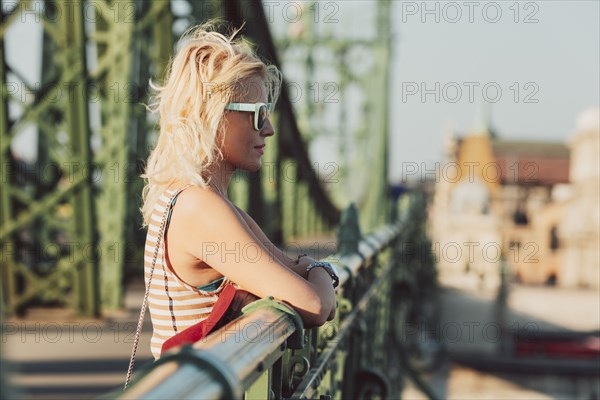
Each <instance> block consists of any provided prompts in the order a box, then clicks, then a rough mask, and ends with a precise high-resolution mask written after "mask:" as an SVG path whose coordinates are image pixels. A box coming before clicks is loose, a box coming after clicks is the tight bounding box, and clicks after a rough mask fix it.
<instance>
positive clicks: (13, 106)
mask: <svg viewBox="0 0 600 400" xmlns="http://www.w3.org/2000/svg"><path fill="white" fill-rule="evenodd" d="M350 3H352V2H350ZM278 4H279V3H278ZM295 4H300V5H302V6H303V7H304V8H302V9H303V10H305V11H306V12H305V13H304V16H303V17H302V18H303V19H302V20H298V21H295V23H294V26H301V27H302V29H301V31H300V32H296V33H294V34H290V33H289V31H290V29H292V28H293V27H291V25H290V26H285V24H283V25H284V26H283V32H284V33H283V34H279V35H276V34H273V35H272V34H271V33H270V30H269V29H267V28H268V27H270V28H271V29H272V30H274V28H276V27H274V26H271V21H270V15H269V14H268V13H266V12H265V7H264V6H263V4H261V2H260V1H258V0H238V1H223V2H219V1H178V2H177V5H174V4H173V3H172V2H170V1H142V0H120V1H109V0H93V1H91V0H89V1H88V0H81V1H56V0H45V1H19V2H15V1H11V2H8V1H2V2H0V5H1V11H2V13H1V15H0V18H1V20H0V38H1V39H2V40H0V81H1V94H2V107H1V108H0V168H1V171H0V184H1V191H0V256H1V257H0V261H1V264H2V268H1V269H2V271H1V274H2V285H1V288H2V300H3V302H4V307H5V311H6V313H7V314H9V315H10V314H15V313H19V312H22V311H24V310H26V309H27V307H29V306H31V305H32V304H57V305H63V306H70V307H72V308H73V309H74V310H75V311H76V312H78V313H79V314H82V315H89V316H99V315H101V314H102V312H103V311H106V310H111V309H118V308H120V307H122V305H123V288H124V284H123V283H124V282H125V281H126V280H127V279H128V278H129V277H132V276H135V277H139V276H141V271H142V268H141V266H142V248H143V241H144V232H143V231H142V230H141V229H140V226H141V215H140V212H139V207H140V205H141V189H142V185H143V182H142V181H141V179H140V178H139V175H140V173H141V172H142V167H143V162H144V160H145V159H146V157H147V155H148V149H149V147H151V146H152V143H153V142H154V140H155V138H156V129H155V128H156V127H155V125H156V121H155V120H154V119H153V117H152V116H149V115H148V113H147V111H146V109H145V107H144V105H143V104H144V103H145V102H146V101H147V96H148V88H147V82H148V80H149V79H150V78H151V77H152V78H154V79H160V78H161V77H162V73H163V71H164V70H165V67H166V64H167V62H168V60H169V57H171V55H172V54H173V51H174V43H175V42H176V40H177V38H178V35H179V34H180V33H181V32H183V30H184V29H185V28H187V27H188V26H189V25H191V24H195V23H200V22H203V21H205V20H207V19H210V18H215V17H221V18H223V19H224V20H225V21H228V22H230V23H231V25H232V26H241V25H242V23H243V22H245V27H244V29H243V31H242V33H243V34H244V35H245V36H246V37H247V38H248V39H250V40H251V41H252V42H253V43H254V44H255V45H256V48H257V52H258V53H259V55H260V56H261V57H262V58H264V59H265V60H267V61H269V62H271V63H274V64H276V65H278V66H280V67H281V68H282V69H283V71H284V75H285V76H288V79H290V77H291V76H292V75H293V74H291V73H290V74H287V75H286V68H287V66H288V65H294V66H295V68H296V70H300V71H301V73H300V76H302V78H297V81H295V82H292V83H290V82H291V81H288V82H287V84H285V85H284V87H283V92H282V95H281V97H280V102H279V103H278V105H277V109H276V112H275V115H274V121H275V122H276V130H277V132H278V134H277V135H276V136H275V139H276V140H272V141H271V142H272V143H271V144H270V145H272V146H273V148H272V149H269V150H270V151H268V152H267V154H268V156H267V159H265V164H266V165H267V166H268V168H263V169H262V170H261V171H260V172H258V173H255V174H245V173H240V174H238V175H236V177H235V179H234V181H233V185H232V187H231V188H230V190H231V193H230V195H231V197H232V199H233V200H234V201H235V202H236V203H238V204H240V205H241V206H242V207H244V208H245V209H246V210H248V211H249V213H250V214H251V215H252V216H253V217H254V218H255V219H256V220H257V222H258V223H259V225H261V226H263V227H265V230H266V232H267V234H268V235H269V236H270V237H271V238H272V239H273V241H274V242H275V243H279V244H284V243H286V242H288V241H290V240H293V239H294V238H298V237H307V236H311V235H312V236H314V235H319V234H331V233H332V231H333V230H334V229H335V227H336V226H337V224H338V222H339V220H340V209H341V208H343V207H345V205H346V204H347V203H348V202H350V201H354V202H356V203H357V204H358V207H359V209H360V215H361V226H363V228H364V229H369V228H372V227H374V226H376V225H378V224H380V223H381V222H383V221H384V220H386V218H387V217H388V216H389V215H388V214H389V209H388V207H389V204H388V200H387V189H386V180H387V151H386V149H387V123H386V121H387V103H388V101H387V82H388V76H387V75H388V64H389V59H390V45H389V43H390V22H389V16H390V2H388V1H381V2H372V3H370V4H371V5H370V7H372V8H373V10H374V11H373V12H372V15H373V21H372V22H373V26H375V27H377V28H376V29H375V30H374V31H373V32H372V34H371V35H370V36H365V37H358V38H357V37H352V35H346V34H343V33H339V28H340V27H341V26H342V25H343V21H342V20H340V19H339V18H337V17H336V14H335V13H333V12H334V11H335V7H338V8H339V7H340V4H342V3H334V2H331V3H327V4H331V5H333V7H334V9H324V8H319V7H322V6H323V4H324V3H313V2H306V3H303V2H302V3H295ZM311 7H312V8H311ZM309 10H312V12H310V13H309V12H308V11H309ZM317 12H319V13H320V14H317ZM317 15H319V17H318V18H319V19H317V17H316V16H317ZM340 15H341V14H340ZM327 17H329V18H330V22H335V21H336V20H338V23H337V24H333V25H330V26H326V25H324V24H320V25H319V24H317V23H315V22H319V21H322V20H323V19H325V18H327ZM280 28H281V27H280ZM280 28H278V29H279V30H280V31H281V29H280ZM334 28H335V29H334ZM23 29H26V30H36V32H39V34H40V35H41V38H42V39H41V45H40V46H39V48H35V47H34V48H31V47H30V46H22V45H21V46H20V45H19V44H20V43H21V39H20V38H19V35H20V32H23V31H22V30H23ZM286 32H287V33H286ZM34 36H35V35H34ZM9 45H10V46H12V48H13V49H12V51H7V50H8V47H9ZM298 55H299V56H298ZM32 59H33V60H36V59H37V60H39V64H40V65H38V66H37V67H38V69H40V71H41V72H40V73H39V76H38V77H35V78H33V79H32V78H31V77H30V76H25V75H24V74H23V73H22V71H21V70H20V68H19V67H18V66H19V65H22V63H23V62H27V61H23V60H32ZM323 68H328V69H329V70H330V71H331V75H330V76H329V77H328V78H319V77H317V74H318V73H319V71H322V70H323ZM315 77H316V78H315ZM292 79H293V78H292ZM315 84H318V85H317V86H314V85H315ZM326 84H330V85H329V86H326ZM311 85H313V86H311ZM297 87H301V88H303V89H304V92H305V95H304V96H303V97H301V98H299V99H298V98H297V97H293V96H292V95H293V93H291V91H292V89H294V88H297ZM313 88H319V90H321V91H322V92H321V95H325V94H329V95H331V94H332V93H334V92H335V93H336V94H339V97H336V98H335V100H336V101H334V102H332V103H331V104H330V103H327V102H325V101H321V102H319V101H314V96H308V93H309V91H310V90H311V89H313ZM313 92H314V90H313ZM350 103H352V104H355V109H354V110H355V111H353V109H351V108H349V107H347V106H346V104H350ZM336 107H337V108H336ZM356 110H358V111H356ZM349 113H352V114H353V115H354V116H357V118H358V121H359V123H358V124H355V125H352V126H351V125H349V124H348V121H349V120H350V119H351V118H350V115H349ZM332 115H333V117H332ZM332 118H333V124H332V123H331V119H332ZM327 121H330V122H327ZM328 123H329V126H333V127H334V129H328V128H327V126H328ZM324 132H327V133H324ZM322 135H329V136H332V137H337V147H333V148H332V149H331V150H329V151H330V153H331V154H335V155H336V157H335V159H336V160H337V161H336V162H335V164H332V165H330V167H332V168H334V170H333V171H334V173H335V177H334V178H335V182H336V183H335V184H334V185H332V184H331V182H327V177H331V175H327V173H328V171H327V170H325V171H323V170H321V171H319V170H318V169H316V168H314V164H313V162H312V161H311V157H310V156H309V150H308V149H309V147H310V146H311V144H314V143H318V142H317V140H318V139H319V137H321V136H322ZM30 137H33V138H37V140H35V139H33V140H32V139H27V138H30ZM24 143H25V146H28V147H29V148H31V147H32V146H35V147H36V148H35V149H33V150H34V151H33V153H34V154H35V156H34V158H33V159H29V160H27V159H24V158H23V157H20V156H19V152H18V151H17V150H18V147H19V146H23V145H24ZM30 150H31V149H30ZM331 171H332V170H331V169H330V170H329V172H331ZM360 188H362V190H358V191H357V192H356V193H355V194H354V195H352V196H350V195H348V192H349V190H350V191H352V190H355V191H356V190H357V189H360Z"/></svg>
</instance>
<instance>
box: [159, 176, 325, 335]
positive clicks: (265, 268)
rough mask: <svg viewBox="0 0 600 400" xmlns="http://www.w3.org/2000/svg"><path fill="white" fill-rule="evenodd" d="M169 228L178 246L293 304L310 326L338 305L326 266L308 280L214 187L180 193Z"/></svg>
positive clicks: (249, 287) (258, 291)
mask: <svg viewBox="0 0 600 400" xmlns="http://www.w3.org/2000/svg"><path fill="white" fill-rule="evenodd" d="M169 230H170V232H171V236H170V240H171V241H177V247H178V248H180V249H182V250H183V251H185V252H187V253H189V254H191V255H192V256H193V257H195V258H197V259H199V260H202V261H204V262H206V263H207V264H208V265H210V266H211V267H212V268H214V269H215V270H217V271H218V272H219V273H221V274H223V275H225V276H227V277H228V278H229V279H231V280H232V281H234V282H236V283H237V284H238V285H240V286H241V287H242V288H243V289H245V290H247V291H249V292H251V293H253V294H255V295H257V296H259V297H267V296H273V297H275V298H277V299H280V300H282V301H285V302H287V303H289V304H290V305H291V306H292V307H294V309H296V311H298V313H299V314H300V316H301V317H302V319H303V321H304V322H305V324H306V325H307V326H309V327H310V326H318V325H322V324H323V323H325V321H326V320H327V318H328V317H329V316H330V315H331V312H332V309H333V308H335V292H334V290H333V285H332V282H331V277H330V276H329V275H328V274H327V272H326V271H324V270H323V269H322V268H315V269H313V270H312V271H311V272H310V274H308V279H307V280H305V279H303V278H302V277H300V276H298V275H297V274H295V273H294V272H292V271H291V270H290V269H288V267H287V265H284V264H283V263H282V262H280V261H279V260H278V259H277V258H274V257H272V254H271V253H270V252H269V251H267V250H266V249H265V246H263V245H262V243H260V240H257V237H256V235H255V234H254V233H253V231H252V230H251V229H249V227H248V225H247V224H246V223H243V221H241V220H240V218H239V215H238V213H237V212H236V211H235V210H234V209H233V208H232V207H231V206H230V205H229V204H228V203H227V202H226V201H225V200H224V199H223V198H222V197H220V196H219V195H217V194H216V193H214V192H213V191H211V190H209V189H202V188H199V187H192V188H189V189H188V190H186V191H184V192H182V193H181V194H180V195H179V198H178V200H177V207H175V208H174V210H173V214H172V217H171V228H170V229H169ZM263 235H264V233H263ZM265 237H266V236H265ZM281 253H283V252H281ZM280 256H281V254H280ZM288 259H289V257H288ZM290 260H291V259H290ZM292 262H294V263H295V261H294V260H292ZM174 268H175V266H174ZM176 272H177V271H176Z"/></svg>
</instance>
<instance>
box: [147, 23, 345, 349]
mask: <svg viewBox="0 0 600 400" xmlns="http://www.w3.org/2000/svg"><path fill="white" fill-rule="evenodd" d="M234 36H235V33H234V35H232V36H231V37H230V38H228V37H226V36H223V35H221V34H219V33H216V32H214V31H213V30H212V28H211V26H208V25H204V26H200V27H195V28H193V29H191V30H189V31H188V32H186V34H184V36H183V38H182V40H181V42H180V46H179V50H178V51H177V54H176V55H175V57H174V58H173V59H172V61H171V64H170V67H169V69H168V73H167V78H166V81H165V82H164V85H163V86H155V85H152V87H153V89H155V90H156V91H157V95H156V103H155V104H154V106H153V107H151V108H152V110H154V111H157V112H158V114H159V119H160V135H159V137H158V142H157V145H156V148H155V149H154V150H153V151H152V153H151V154H150V157H149V159H148V163H147V168H146V172H145V174H144V178H145V179H146V180H147V184H146V187H145V188H144V204H143V208H142V211H143V214H144V223H145V225H147V226H148V236H147V239H146V247H145V275H146V283H148V281H149V279H150V274H151V273H152V281H151V284H150V291H149V296H148V302H149V305H150V312H151V316H152V322H153V327H154V335H153V337H152V352H153V354H154V356H155V357H156V358H158V357H159V356H160V351H161V346H162V344H163V343H164V341H165V340H167V339H168V338H170V337H172V336H173V335H175V334H176V333H178V332H181V331H182V330H184V329H186V328H187V327H189V326H191V325H193V324H195V323H197V322H199V321H201V320H203V319H205V318H206V317H207V316H208V315H209V313H210V312H211V310H212V306H213V305H214V303H215V301H216V300H217V298H218V296H219V294H220V293H221V291H222V290H223V288H224V286H225V285H226V284H227V283H228V282H232V283H234V284H235V285H236V286H238V287H239V288H243V289H244V290H246V291H248V292H249V293H251V294H253V295H255V296H257V297H266V296H274V297H275V298H276V299H279V300H281V301H284V302H286V303H288V304H289V305H291V306H292V307H293V308H294V309H295V310H296V311H297V312H298V313H299V314H300V316H301V317H302V319H303V321H304V323H305V326H307V327H312V326H319V325H322V324H324V323H325V322H326V321H327V320H329V319H331V318H333V316H334V314H335V307H336V302H335V293H334V288H333V285H332V279H333V278H336V277H335V275H334V274H333V273H332V272H331V271H330V270H329V269H328V268H326V267H323V268H318V267H321V266H322V265H320V264H319V263H316V264H315V263H314V261H315V260H313V259H310V258H309V257H299V258H298V259H291V258H289V257H288V256H287V255H286V254H285V253H284V252H282V251H280V250H279V249H278V248H277V247H276V246H274V245H273V244H272V243H271V242H270V241H269V239H268V238H267V237H266V236H265V234H264V233H263V232H262V230H261V229H260V227H258V225H257V224H256V223H255V222H254V221H253V220H252V218H251V217H250V216H249V215H248V214H247V213H245V212H244V211H243V210H241V209H239V208H237V207H236V206H235V205H233V204H232V203H231V201H230V200H229V199H228V197H227V188H228V186H229V183H230V180H231V176H232V175H233V173H234V171H235V170H236V169H238V168H241V169H244V170H248V171H257V170H258V169H259V168H260V166H261V157H262V155H263V153H264V150H265V141H266V140H267V139H269V138H270V137H271V136H273V135H274V133H275V132H274V130H273V126H272V125H271V122H270V120H269V113H270V110H271V109H272V107H273V104H274V103H275V101H276V100H277V97H278V91H279V88H280V86H281V76H280V73H279V71H278V70H277V68H276V67H274V66H266V65H265V64H263V63H262V62H261V61H260V60H259V59H258V58H257V57H256V56H255V55H253V54H252V52H251V51H250V49H249V48H248V46H247V45H245V44H244V43H242V42H240V41H236V40H234V39H233V37H234ZM161 225H163V226H164V231H165V232H166V233H165V235H164V236H163V237H164V240H163V241H162V242H164V245H163V243H159V245H158V246H157V240H159V239H158V236H159V235H158V232H159V231H160V230H161ZM155 253H156V254H155ZM154 257H156V263H155V268H154V269H153V268H152V261H153V259H154Z"/></svg>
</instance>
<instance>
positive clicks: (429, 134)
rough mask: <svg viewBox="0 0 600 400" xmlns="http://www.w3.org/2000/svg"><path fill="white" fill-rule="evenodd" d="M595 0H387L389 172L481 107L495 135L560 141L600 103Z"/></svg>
mask: <svg viewBox="0 0 600 400" xmlns="http://www.w3.org/2000/svg"><path fill="white" fill-rule="evenodd" d="M449 3H451V4H449ZM599 4H600V2H598V1H535V2H527V1H520V2H516V1H497V2H476V1H474V2H471V3H469V2H462V1H459V2H436V1H430V2H426V3H424V2H406V1H394V5H393V7H394V11H393V16H394V27H393V31H394V44H393V62H392V66H391V69H392V76H391V87H392V88H393V89H392V92H393V94H392V99H391V103H390V106H391V112H390V129H391V131H390V152H391V160H390V179H391V180H392V181H394V180H398V179H401V178H403V177H406V176H407V175H408V174H409V173H411V171H412V170H411V169H410V167H408V165H409V164H410V163H415V162H416V163H418V164H419V165H421V163H427V164H429V165H430V167H431V164H432V163H436V162H439V161H442V160H443V156H444V141H445V138H446V137H447V136H448V135H449V132H451V131H455V132H458V134H459V135H464V134H465V133H466V132H468V131H470V130H473V129H474V128H476V127H477V126H480V122H479V121H481V119H482V118H481V116H482V115H485V110H486V109H487V110H488V112H489V116H490V117H489V120H490V123H491V125H492V126H493V128H494V129H495V130H496V132H497V133H498V136H499V137H500V138H502V139H509V140H544V141H557V142H566V141H567V140H568V138H569V137H570V136H571V135H572V134H573V131H574V129H575V123H576V118H577V115H578V114H579V113H580V112H581V111H582V110H584V109H585V108H587V107H590V106H596V107H597V106H598V104H599V91H600V82H599V76H600V66H599V57H600V56H599V51H600V43H599V40H600V39H599V38H600V32H599V21H600V8H599ZM427 11H430V12H427ZM436 18H437V19H438V20H437V21H436ZM494 21H496V22H494ZM436 96H437V98H436ZM482 110H483V111H482ZM421 168H425V166H422V167H421Z"/></svg>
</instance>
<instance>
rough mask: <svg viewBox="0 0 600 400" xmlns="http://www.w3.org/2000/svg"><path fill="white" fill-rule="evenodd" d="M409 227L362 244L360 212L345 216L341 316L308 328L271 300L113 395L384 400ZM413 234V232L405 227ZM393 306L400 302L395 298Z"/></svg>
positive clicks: (393, 227) (397, 226) (393, 228)
mask: <svg viewBox="0 0 600 400" xmlns="http://www.w3.org/2000/svg"><path fill="white" fill-rule="evenodd" d="M407 223H408V221H405V222H398V223H394V224H390V225H386V226H384V227H382V228H380V229H378V230H377V231H375V232H374V233H372V234H369V235H365V236H361V234H360V230H359V226H358V212H357V211H356V208H354V207H353V206H350V207H349V208H348V209H347V210H345V211H344V213H343V215H342V221H341V225H340V229H339V233H338V240H339V247H338V248H339V250H340V252H339V253H338V254H336V255H335V256H332V257H328V258H327V260H328V261H331V262H332V263H334V264H335V265H336V266H337V269H338V271H339V273H340V286H339V288H338V292H337V301H338V313H337V315H336V318H335V319H334V320H333V321H330V322H328V323H327V324H325V325H323V326H322V327H319V328H314V329H310V330H309V329H306V330H305V329H303V327H302V321H301V319H300V317H299V316H298V314H297V313H296V312H295V311H294V310H292V309H291V308H290V307H288V306H287V305H285V304H283V303H280V302H278V301H276V300H274V299H272V298H266V299H261V300H259V301H257V302H255V303H252V304H250V305H249V306H247V307H246V308H245V309H244V310H243V314H242V316H241V317H239V318H238V319H236V320H234V321H232V322H231V323H229V324H227V325H225V326H224V327H223V328H221V329H220V330H218V331H217V332H215V333H213V334H211V335H209V336H208V337H207V338H205V339H203V340H201V341H199V342H197V343H195V344H193V345H191V346H184V347H182V348H179V349H175V350H173V351H172V352H171V353H168V354H167V355H165V356H163V358H161V359H160V360H158V361H157V362H155V363H154V364H152V365H151V366H149V368H147V369H146V370H145V371H143V372H141V373H140V374H138V375H137V376H136V377H135V378H134V381H133V383H132V385H131V386H130V388H129V389H128V390H127V391H125V392H122V393H113V394H112V396H109V397H117V398H127V399H131V398H140V399H142V398H143V399H155V398H156V399H158V398H177V399H188V398H189V399H191V398H202V399H231V398H246V399H255V398H260V399H281V398H311V399H312V398H321V399H327V398H387V397H389V396H390V392H391V390H392V385H391V384H390V382H394V383H398V382H400V381H401V379H399V378H400V377H399V376H394V374H400V372H399V368H398V363H397V360H395V358H394V357H395V354H394V350H393V349H392V348H393V347H394V343H393V342H394V339H393V335H392V334H390V333H391V332H392V331H393V330H394V329H393V326H392V324H393V323H397V321H394V319H393V318H392V317H393V316H394V315H396V313H395V312H394V304H392V303H393V302H394V301H396V300H397V296H395V295H394V293H393V290H392V288H394V287H395V285H396V279H395V277H397V276H400V275H402V274H400V275H399V274H397V273H396V271H398V270H400V269H401V265H400V259H401V258H402V257H400V256H399V253H398V251H399V250H398V249H399V247H400V246H399V244H400V238H401V236H403V235H402V232H403V231H406V229H402V227H403V226H405V225H406V224H407ZM408 230H410V229H408ZM394 299H395V300H394Z"/></svg>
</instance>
